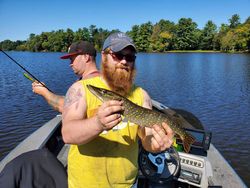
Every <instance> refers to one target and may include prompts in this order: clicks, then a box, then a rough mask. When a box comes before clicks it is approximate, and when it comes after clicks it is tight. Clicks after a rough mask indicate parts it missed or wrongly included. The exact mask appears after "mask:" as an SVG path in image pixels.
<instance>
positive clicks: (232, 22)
mask: <svg viewBox="0 0 250 188" xmlns="http://www.w3.org/2000/svg"><path fill="white" fill-rule="evenodd" d="M238 25H240V16H239V15H238V14H234V15H232V17H231V18H230V19H229V27H230V28H236V27H237V26H238Z"/></svg>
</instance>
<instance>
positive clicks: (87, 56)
mask: <svg viewBox="0 0 250 188" xmlns="http://www.w3.org/2000/svg"><path fill="white" fill-rule="evenodd" d="M84 58H85V60H86V63H88V62H89V61H90V55H89V54H85V55H84Z"/></svg>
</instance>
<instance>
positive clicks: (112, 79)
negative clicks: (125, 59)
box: [102, 58, 136, 96]
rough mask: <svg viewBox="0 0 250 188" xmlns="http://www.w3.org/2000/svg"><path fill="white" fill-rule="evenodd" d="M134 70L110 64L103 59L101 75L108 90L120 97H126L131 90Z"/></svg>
mask: <svg viewBox="0 0 250 188" xmlns="http://www.w3.org/2000/svg"><path fill="white" fill-rule="evenodd" d="M135 72H136V71H135V68H134V65H133V67H130V66H124V65H122V64H115V65H113V64H110V63H108V62H107V58H103V62H102V73H103V77H104V79H105V81H106V82H107V84H108V86H109V87H110V89H111V90H112V91H114V92H116V93H118V94H120V95H122V96H126V95H127V94H128V93H129V92H130V89H131V86H132V84H133V81H134V77H135Z"/></svg>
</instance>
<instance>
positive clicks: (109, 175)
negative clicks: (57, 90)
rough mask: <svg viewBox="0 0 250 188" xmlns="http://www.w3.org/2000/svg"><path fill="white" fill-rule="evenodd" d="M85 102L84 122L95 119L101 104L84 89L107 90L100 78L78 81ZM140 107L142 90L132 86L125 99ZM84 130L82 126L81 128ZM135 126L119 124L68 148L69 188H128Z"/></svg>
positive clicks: (133, 161) (134, 171)
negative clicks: (85, 119) (83, 93)
mask: <svg viewBox="0 0 250 188" xmlns="http://www.w3.org/2000/svg"><path fill="white" fill-rule="evenodd" d="M79 82H81V84H82V86H83V88H84V90H85V96H86V102H87V118H90V117H92V116H93V115H95V113H96V111H97V109H98V107H99V106H100V105H101V104H102V102H101V101H100V100H99V99H98V98H97V97H95V96H94V95H93V94H92V93H91V92H90V91H89V90H88V89H87V87H86V85H87V84H91V85H94V86H96V87H101V88H105V89H109V88H108V86H107V85H106V84H105V83H104V82H103V81H102V79H101V78H100V77H94V78H90V79H86V80H81V81H79ZM127 98H128V99H129V100H131V101H132V102H134V103H136V104H138V105H140V106H141V105H142V104H143V93H142V89H141V88H140V87H137V86H135V85H134V86H133V87H132V90H131V92H130V93H129V95H128V97H127ZM83 126H84V125H83ZM137 131H138V125H136V124H134V123H131V122H128V121H127V120H126V118H123V120H122V122H120V123H119V124H118V125H116V126H115V127H114V128H113V129H111V130H109V131H103V132H102V133H101V134H99V136H98V137H97V138H95V139H93V140H91V141H90V142H88V143H86V144H83V145H71V147H70V151H69V154H68V184H69V188H89V187H90V188H92V187H93V188H97V187H100V188H106V187H107V188H109V187H115V188H128V187H131V186H132V185H133V183H134V182H135V179H136V176H137V173H138V164H137V159H138V136H137Z"/></svg>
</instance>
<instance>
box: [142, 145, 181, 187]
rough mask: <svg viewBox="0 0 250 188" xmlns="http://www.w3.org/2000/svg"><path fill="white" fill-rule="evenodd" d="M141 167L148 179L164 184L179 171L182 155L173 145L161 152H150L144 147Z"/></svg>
mask: <svg viewBox="0 0 250 188" xmlns="http://www.w3.org/2000/svg"><path fill="white" fill-rule="evenodd" d="M139 167H140V170H141V172H142V174H143V175H144V176H145V177H146V178H147V179H149V180H150V181H152V182H155V183H160V184H164V183H166V182H169V181H171V180H173V179H174V178H175V177H176V176H177V174H178V173H179V171H180V157H179V154H178V152H177V151H176V150H175V149H174V148H173V147H170V148H169V149H167V150H166V151H164V152H161V153H150V152H147V151H145V150H144V149H143V148H142V149H141V152H140V154H139Z"/></svg>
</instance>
